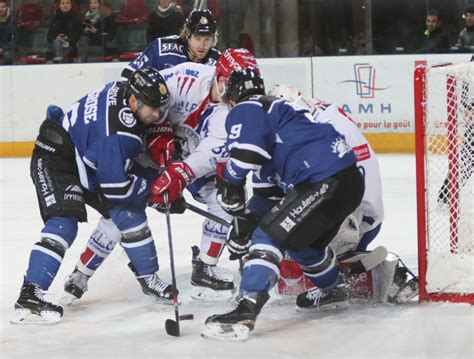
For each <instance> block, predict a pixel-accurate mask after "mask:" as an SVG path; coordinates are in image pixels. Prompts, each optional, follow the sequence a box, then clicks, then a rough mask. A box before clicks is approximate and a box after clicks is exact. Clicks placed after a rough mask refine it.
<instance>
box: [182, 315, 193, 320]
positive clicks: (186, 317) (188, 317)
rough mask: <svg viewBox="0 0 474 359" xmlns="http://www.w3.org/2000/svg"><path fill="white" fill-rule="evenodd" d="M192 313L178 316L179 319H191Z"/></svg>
mask: <svg viewBox="0 0 474 359" xmlns="http://www.w3.org/2000/svg"><path fill="white" fill-rule="evenodd" d="M193 319H194V314H182V315H180V316H179V320H193Z"/></svg>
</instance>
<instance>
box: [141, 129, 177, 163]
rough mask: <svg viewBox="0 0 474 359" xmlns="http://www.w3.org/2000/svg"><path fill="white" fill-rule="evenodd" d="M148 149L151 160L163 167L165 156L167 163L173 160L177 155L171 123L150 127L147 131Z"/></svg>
mask: <svg viewBox="0 0 474 359" xmlns="http://www.w3.org/2000/svg"><path fill="white" fill-rule="evenodd" d="M146 147H147V151H148V154H149V155H150V158H151V159H152V160H153V162H155V163H156V164H157V165H159V166H161V165H162V163H161V162H160V159H161V157H163V156H164V160H165V163H167V162H168V161H170V160H171V158H172V157H173V155H174V153H175V148H174V138H173V127H172V126H171V122H170V121H165V122H163V123H162V124H160V125H153V126H149V127H147V129H146Z"/></svg>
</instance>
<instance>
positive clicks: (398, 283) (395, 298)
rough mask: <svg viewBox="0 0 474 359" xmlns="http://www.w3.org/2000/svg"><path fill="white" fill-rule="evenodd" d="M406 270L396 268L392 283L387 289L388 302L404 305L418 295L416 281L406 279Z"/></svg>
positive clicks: (404, 268) (414, 278)
mask: <svg viewBox="0 0 474 359" xmlns="http://www.w3.org/2000/svg"><path fill="white" fill-rule="evenodd" d="M408 273H409V271H408V268H406V267H398V268H397V269H396V271H395V276H394V279H393V283H392V285H391V286H390V288H389V293H388V298H387V300H388V302H389V303H393V304H404V303H408V302H409V301H410V300H412V299H413V298H415V297H416V296H417V295H418V279H417V278H416V277H413V278H411V279H408Z"/></svg>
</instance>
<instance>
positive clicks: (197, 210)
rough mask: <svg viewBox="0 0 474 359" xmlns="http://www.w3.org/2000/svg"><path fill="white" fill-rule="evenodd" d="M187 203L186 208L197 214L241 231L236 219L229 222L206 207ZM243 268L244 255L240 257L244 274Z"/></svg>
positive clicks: (240, 268)
mask: <svg viewBox="0 0 474 359" xmlns="http://www.w3.org/2000/svg"><path fill="white" fill-rule="evenodd" d="M185 203H186V208H187V209H189V210H190V211H192V212H194V213H197V214H199V215H201V216H203V217H205V218H207V219H210V220H211V221H214V222H216V223H219V224H222V225H223V226H227V227H229V228H230V227H232V226H235V228H236V231H237V233H239V229H238V226H237V222H236V221H234V223H231V222H228V221H226V220H225V219H223V218H221V217H218V216H216V215H215V214H212V213H209V212H208V211H205V210H204V209H201V208H199V207H196V206H194V205H192V204H190V203H187V202H185ZM243 268H244V261H243V259H242V257H239V273H240V274H242V270H243Z"/></svg>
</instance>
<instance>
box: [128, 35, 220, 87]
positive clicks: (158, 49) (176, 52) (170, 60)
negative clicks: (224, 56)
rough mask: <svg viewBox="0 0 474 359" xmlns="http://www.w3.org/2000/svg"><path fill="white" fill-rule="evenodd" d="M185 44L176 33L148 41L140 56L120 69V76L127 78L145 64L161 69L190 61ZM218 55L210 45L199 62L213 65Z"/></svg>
mask: <svg viewBox="0 0 474 359" xmlns="http://www.w3.org/2000/svg"><path fill="white" fill-rule="evenodd" d="M187 46H188V45H187V41H186V40H183V39H182V38H180V37H179V36H176V35H173V36H167V37H159V38H157V39H155V40H153V41H152V42H150V43H149V44H148V46H147V47H146V48H145V50H143V52H142V53H141V54H140V56H138V57H137V58H136V59H135V60H133V61H132V62H130V63H129V64H128V65H127V67H126V68H125V69H124V70H123V71H122V78H123V79H124V80H126V79H128V78H129V77H130V75H131V74H132V73H133V72H134V71H136V70H138V69H140V68H142V67H145V66H151V67H154V68H155V69H157V70H163V69H166V68H169V67H173V66H176V65H178V64H181V63H183V62H190V61H191V60H190V58H189V56H188V50H187ZM219 56H220V52H219V51H218V50H216V49H215V48H213V47H212V48H211V49H210V50H209V53H208V54H207V56H206V57H205V58H204V59H203V60H202V61H201V63H203V64H206V65H211V66H215V64H216V62H217V59H218V58H219Z"/></svg>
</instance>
